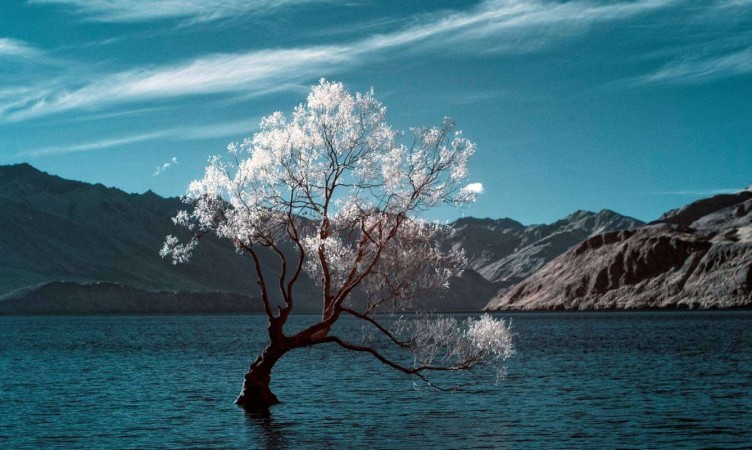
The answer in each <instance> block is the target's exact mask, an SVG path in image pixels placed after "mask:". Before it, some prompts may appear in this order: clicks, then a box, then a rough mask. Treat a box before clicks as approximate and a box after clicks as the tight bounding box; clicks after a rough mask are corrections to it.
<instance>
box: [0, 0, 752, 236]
mask: <svg viewBox="0 0 752 450" xmlns="http://www.w3.org/2000/svg"><path fill="white" fill-rule="evenodd" d="M2 9H3V11H2V14H0V164H15V163H20V162H28V163H30V164H32V165H34V166H35V167H37V168H39V169H41V170H44V171H47V172H49V173H52V174H56V175H59V176H62V177H65V178H71V179H76V180H82V181H86V182H92V183H102V184H105V185H107V186H113V187H117V188H120V189H123V190H125V191H127V192H137V193H141V192H145V191H146V190H149V189H151V190H153V191H154V192H156V193H158V194H160V195H163V196H176V195H181V194H183V193H184V192H185V189H186V187H187V185H188V183H189V182H190V181H191V180H193V179H196V178H200V177H201V175H202V173H203V168H204V166H205V165H206V163H207V159H208V158H209V157H210V156H211V155H216V154H222V153H224V152H225V148H226V146H227V144H228V143H229V142H231V141H237V140H242V139H243V138H244V137H247V136H250V135H252V133H253V132H254V130H256V129H257V127H258V123H259V121H260V119H261V118H262V117H264V116H265V115H268V114H271V113H272V112H274V111H282V112H285V113H289V112H290V111H291V110H292V109H293V107H294V106H295V105H297V104H299V103H300V102H302V101H304V100H305V96H306V93H307V92H308V91H309V89H310V87H311V85H313V84H316V83H317V82H318V80H319V79H320V78H322V77H324V78H326V79H328V80H332V81H341V82H343V83H344V84H345V85H346V86H347V88H348V89H350V90H351V91H353V92H354V91H365V90H368V89H370V88H371V87H372V88H373V89H374V91H375V93H376V97H377V98H378V99H379V100H381V101H382V102H383V103H384V104H385V105H387V108H388V114H387V119H388V121H389V122H390V123H391V124H392V125H393V127H395V128H397V129H402V130H408V129H409V128H410V127H414V126H419V125H423V126H431V125H438V124H440V122H441V120H442V118H443V117H444V116H451V117H453V118H454V120H455V121H456V122H457V125H458V128H460V129H462V130H464V134H465V136H466V137H468V138H470V139H472V140H473V141H475V142H476V143H477V145H478V150H477V153H476V155H475V156H474V158H473V160H472V162H471V164H470V180H469V181H470V182H472V183H480V184H481V185H482V186H483V194H482V195H481V196H480V199H479V200H478V202H477V203H476V204H475V205H473V206H472V207H470V208H468V209H464V210H456V209H453V208H448V207H447V208H443V209H440V210H439V211H437V212H435V213H434V216H435V217H434V218H439V219H446V220H451V219H453V218H456V217H458V216H460V215H468V216H477V217H491V218H498V217H511V218H514V219H516V220H519V221H521V222H523V223H526V224H530V223H544V222H551V221H554V220H556V219H559V218H561V217H564V216H566V215H567V214H570V213H571V212H573V211H575V210H579V209H586V210H591V211H598V210H601V209H611V210H615V211H617V212H620V213H622V214H626V215H629V216H633V217H636V218H639V219H642V220H653V219H656V218H657V217H659V216H660V214H661V213H663V212H664V211H666V210H668V209H671V208H676V207H679V206H682V205H684V204H686V203H688V202H690V201H692V200H695V199H698V198H702V197H707V196H711V195H714V194H717V193H723V192H733V191H737V190H741V189H744V188H745V187H747V186H748V185H750V184H752V0H726V1H721V0H717V1H712V0H706V1H679V0H613V1H600V0H571V1H552V0H535V1H515V0H487V1H477V0H476V1H455V0H413V1H397V0H394V1H391V2H380V1H370V0H349V1H346V2H343V1H335V0H257V1H253V2H251V1H245V0H215V1H212V2H210V1H208V0H207V1H204V0H3V5H2ZM475 186H476V187H478V185H475Z"/></svg>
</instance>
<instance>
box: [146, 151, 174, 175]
mask: <svg viewBox="0 0 752 450" xmlns="http://www.w3.org/2000/svg"><path fill="white" fill-rule="evenodd" d="M177 164H178V158H177V157H176V156H173V157H172V158H171V159H170V161H168V162H166V163H164V164H162V165H161V166H157V170H156V171H154V173H153V174H152V176H155V177H157V176H159V175H161V174H162V173H164V171H165V170H167V169H169V168H170V167H172V166H175V165H177Z"/></svg>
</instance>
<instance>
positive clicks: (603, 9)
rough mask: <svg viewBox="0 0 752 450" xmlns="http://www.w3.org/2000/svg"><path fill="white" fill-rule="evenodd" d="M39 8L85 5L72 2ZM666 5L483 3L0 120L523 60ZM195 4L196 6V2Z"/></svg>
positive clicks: (32, 107) (123, 76) (42, 103)
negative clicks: (460, 61)
mask: <svg viewBox="0 0 752 450" xmlns="http://www.w3.org/2000/svg"><path fill="white" fill-rule="evenodd" d="M45 1H55V2H58V3H61V2H64V3H67V4H75V5H83V4H89V2H83V1H78V0H45ZM176 3H180V1H177V2H176ZM672 3H673V0H638V1H634V2H621V3H615V4H607V5H603V4H597V3H592V2H589V1H572V2H566V3H558V2H548V1H534V2H516V1H501V0H489V1H486V2H484V3H482V4H481V5H479V6H478V7H476V8H474V9H472V10H470V11H467V12H456V11H455V12H442V13H440V14H439V13H436V14H430V15H424V16H421V17H418V18H415V20H413V21H412V22H411V23H410V25H409V26H406V27H404V28H401V29H398V30H396V31H392V32H389V33H384V34H375V35H371V36H369V37H366V38H364V39H361V40H358V41H354V42H351V43H347V44H342V45H321V46H308V47H298V48H286V49H264V50H256V51H251V52H244V53H233V54H214V55H205V56H200V57H197V58H194V59H193V60H189V61H186V62H182V63H177V64H171V65H165V66H161V67H142V68H137V69H132V70H127V71H123V72H118V73H113V74H108V75H102V76H100V77H98V78H94V79H92V80H90V81H89V82H88V83H84V84H83V85H81V83H80V81H79V82H78V83H77V85H78V86H76V85H71V83H69V84H67V85H63V86H59V87H54V88H51V89H50V88H44V89H41V90H40V92H38V93H36V94H35V95H27V96H25V97H23V98H20V99H17V100H16V101H14V102H10V103H9V105H6V106H5V107H4V108H3V107H1V106H0V116H4V117H5V118H6V119H7V120H10V121H15V120H25V119H29V118H33V117H38V116H43V115H47V114H53V113H59V112H63V111H69V110H79V109H84V110H87V109H88V110H92V109H97V108H101V107H106V106H110V105H114V104H122V103H131V102H140V101H150V100H157V99H167V98H175V97H181V96H191V95H206V94H222V93H233V92H246V93H250V94H263V93H265V92H269V91H273V90H278V89H279V86H285V85H286V86H294V85H296V84H300V83H304V82H311V81H313V80H315V79H316V78H319V77H321V76H332V75H334V74H336V73H339V72H341V71H343V70H346V69H347V68H352V67H356V66H360V65H362V64H365V63H367V62H368V61H372V60H373V59H374V58H377V57H379V56H382V55H383V54H384V53H386V52H389V51H391V52H394V51H403V50H409V51H435V50H437V49H441V51H445V52H466V51H468V49H470V48H471V47H472V46H473V45H475V46H476V50H479V51H481V52H489V51H495V52H515V53H519V52H526V51H530V50H531V49H533V48H539V47H541V46H544V45H549V44H550V43H551V42H556V41H559V40H561V39H566V38H569V37H571V36H574V35H577V34H580V33H582V32H583V31H585V30H586V29H587V27H588V26H589V25H592V24H595V23H602V22H608V21H617V20H624V19H626V18H629V17H632V16H634V15H636V14H641V13H646V12H649V11H653V10H657V9H660V8H664V7H666V6H667V5H670V4H672ZM104 4H107V5H116V4H122V5H125V4H127V5H131V6H133V7H136V6H134V5H136V3H135V2H127V1H124V0H123V1H108V2H93V3H92V5H100V6H101V5H104ZM140 4H141V3H138V5H140ZM196 4H197V5H203V2H197V3H196ZM82 7H83V6H82ZM102 7H103V6H102ZM90 8H93V6H91V7H90ZM129 8H130V7H129ZM138 8H142V7H140V6H139V7H138ZM144 8H145V7H144ZM139 10H140V9H139ZM129 11H130V9H129Z"/></svg>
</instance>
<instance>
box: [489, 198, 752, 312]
mask: <svg viewBox="0 0 752 450" xmlns="http://www.w3.org/2000/svg"><path fill="white" fill-rule="evenodd" d="M733 307H752V192H750V191H749V190H747V191H742V192H739V193H737V194H728V195H718V196H715V197H712V198H708V199H704V200H699V201H696V202H693V203H691V204H689V205H687V206H685V207H683V208H680V209H678V210H673V211H669V212H667V213H666V214H664V215H663V216H662V217H661V218H660V219H659V220H657V221H655V222H652V223H650V224H648V225H646V226H644V227H641V228H637V229H635V230H628V231H620V232H610V233H605V234H600V235H597V236H594V237H591V238H590V239H587V240H585V241H584V242H582V243H581V244H579V245H577V246H576V247H574V248H572V249H571V250H569V251H567V252H566V253H564V254H563V255H561V256H559V257H558V258H556V259H555V260H553V261H552V262H550V263H548V264H547V265H546V266H545V267H543V268H542V269H541V270H539V271H538V272H537V273H535V274H534V275H532V276H530V277H529V278H527V279H526V280H524V281H523V282H521V283H519V284H518V285H516V286H514V287H513V288H511V289H506V290H502V291H501V292H499V294H497V296H496V297H495V298H493V299H492V300H491V302H490V303H489V304H488V306H487V309H490V310H511V309H524V310H540V309H543V310H546V309H638V308H733Z"/></svg>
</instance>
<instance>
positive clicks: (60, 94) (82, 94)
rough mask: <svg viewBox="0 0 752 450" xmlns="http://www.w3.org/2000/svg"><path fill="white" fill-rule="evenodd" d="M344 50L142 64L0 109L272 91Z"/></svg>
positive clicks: (341, 56) (20, 114) (10, 113)
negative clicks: (83, 84) (157, 66)
mask: <svg viewBox="0 0 752 450" xmlns="http://www.w3.org/2000/svg"><path fill="white" fill-rule="evenodd" d="M349 56H350V55H348V52H347V50H346V49H343V48H339V47H334V46H322V47H309V48H300V49H282V50H260V51H254V52H249V53H242V54H215V55H209V56H203V57H199V58H196V59H194V60H192V61H188V62H186V63H181V64H176V65H172V66H164V67H159V68H142V69H135V70H129V71H125V72H120V73H116V74H112V75H108V76H104V77H102V78H100V79H98V80H94V81H92V82H90V83H89V84H87V85H85V86H83V87H80V88H78V89H68V88H62V89H61V88H58V89H56V90H54V91H52V92H49V91H45V90H43V91H42V92H40V93H38V94H37V95H36V96H28V97H27V98H26V99H24V100H25V101H23V102H16V104H17V105H18V106H17V107H16V108H15V109H12V108H8V107H6V108H5V110H3V109H2V107H0V112H4V114H5V116H6V117H7V118H8V119H10V120H22V119H27V118H30V117H36V116H40V115H46V114H51V113H57V112H62V111H68V110H73V109H93V108H97V107H101V106H106V105H112V104H119V103H127V102H136V101H144V100H153V99H158V98H170V97H179V96H186V95H201V94H213V93H227V92H239V91H244V92H256V93H263V92H265V91H273V90H275V89H276V86H277V85H278V84H285V83H286V82H291V81H295V80H298V79H306V78H311V77H313V78H315V77H318V76H320V74H321V73H325V72H326V71H327V70H328V69H329V68H330V67H331V66H332V65H335V66H336V65H338V64H341V63H344V62H347V61H348V60H349Z"/></svg>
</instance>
